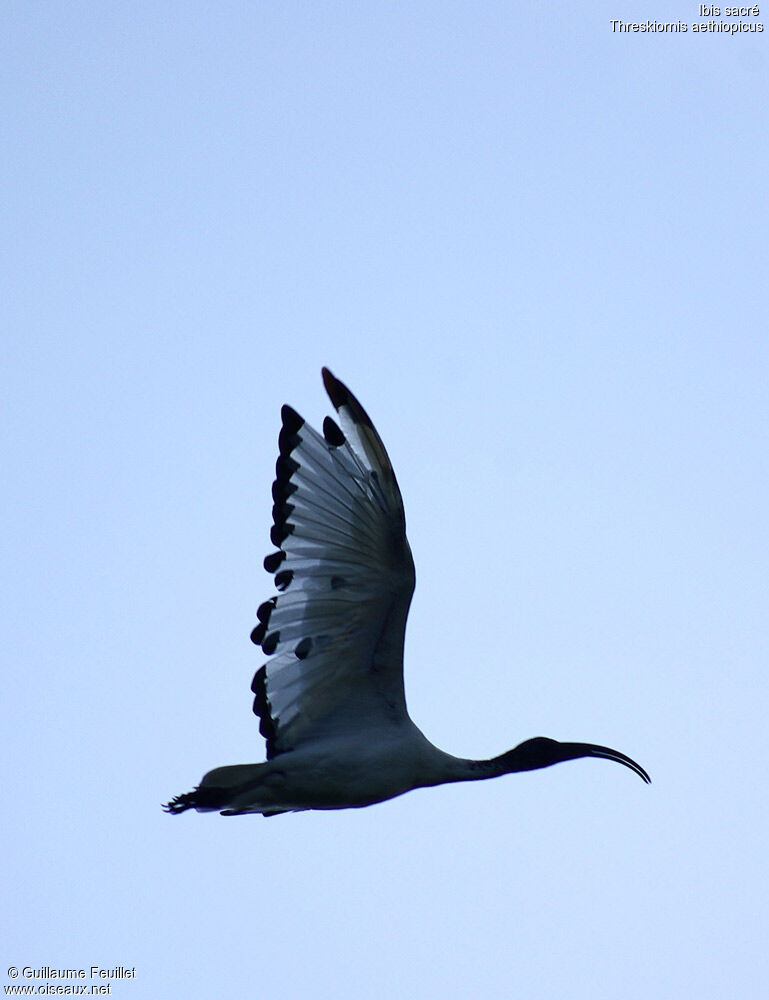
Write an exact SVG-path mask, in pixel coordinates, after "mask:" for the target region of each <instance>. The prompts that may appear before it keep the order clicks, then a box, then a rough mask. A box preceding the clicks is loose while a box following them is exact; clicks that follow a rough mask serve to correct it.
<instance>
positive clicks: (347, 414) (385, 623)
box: [251, 368, 414, 758]
mask: <svg viewBox="0 0 769 1000" xmlns="http://www.w3.org/2000/svg"><path fill="white" fill-rule="evenodd" d="M323 382H324V385H325V387H326V391H327V392H328V395H329V397H330V399H331V402H332V403H333V405H334V408H335V409H336V411H337V413H338V415H339V421H340V423H341V428H340V427H339V426H338V425H337V424H336V423H334V421H333V420H332V419H331V418H330V417H326V419H325V421H324V423H323V435H322V436H321V435H320V434H318V433H317V431H315V430H313V429H312V428H311V427H309V426H308V425H307V424H306V423H305V422H304V420H303V419H302V418H301V417H300V416H299V414H298V413H296V411H295V410H293V409H292V408H291V407H290V406H284V407H283V409H282V411H281V415H282V420H283V426H282V428H281V431H280V437H279V439H278V444H279V449H280V455H279V457H278V461H277V463H276V466H275V472H276V478H275V482H274V483H273V486H272V495H273V500H274V506H273V521H274V523H273V527H272V531H271V533H270V537H271V538H272V541H273V544H275V545H277V546H279V548H278V551H277V552H274V553H272V554H271V555H269V556H267V558H266V559H265V561H264V566H265V569H266V570H267V571H268V572H270V573H274V574H275V586H276V588H277V590H278V591H279V593H278V595H277V596H275V597H272V598H271V599H270V600H269V601H266V602H265V603H264V604H262V605H261V606H260V608H259V610H258V612H257V617H258V619H259V624H258V625H257V626H256V628H255V629H254V630H253V632H252V633H251V638H252V640H253V641H254V642H255V643H256V644H257V645H258V646H261V647H262V649H263V651H264V652H265V653H266V654H268V656H270V659H269V660H268V661H267V663H266V664H265V665H264V666H263V667H262V668H261V669H260V670H258V671H257V673H256V676H255V677H254V680H253V683H252V685H251V690H252V691H253V692H254V694H255V698H254V712H255V713H256V715H258V716H259V719H260V726H259V729H260V732H261V733H262V735H263V736H264V737H265V738H266V740H267V756H268V758H271V757H275V756H276V755H278V754H281V753H285V752H286V751H288V750H292V749H295V748H296V747H297V746H299V745H300V744H302V743H304V742H305V741H308V740H313V741H316V742H319V741H321V740H324V739H329V740H332V739H334V738H335V737H340V736H344V735H345V734H347V733H350V734H351V735H352V734H357V736H358V738H365V732H366V730H367V729H368V730H372V731H373V730H375V729H377V728H379V727H381V726H383V725H391V724H392V723H393V722H397V721H401V720H403V719H405V718H406V702H405V696H404V691H403V639H404V634H405V629H406V616H407V615H408V609H409V604H410V602H411V595H412V594H413V591H414V562H413V559H412V557H411V550H410V549H409V545H408V542H407V540H406V521H405V517H404V513H403V501H402V499H401V494H400V490H399V489H398V483H397V482H396V479H395V473H394V472H393V469H392V465H391V464H390V460H389V458H388V457H387V452H386V451H385V447H384V445H383V444H382V441H381V440H380V438H379V435H378V434H377V432H376V431H375V430H374V426H373V424H372V423H371V420H370V419H369V417H368V415H367V413H366V411H365V410H364V409H363V407H362V406H361V405H360V403H359V402H358V401H357V399H356V398H355V397H354V396H353V394H352V393H351V392H350V391H349V389H347V387H346V386H345V385H343V384H342V383H341V382H340V381H339V380H338V379H336V378H334V376H333V375H332V374H331V372H330V371H328V369H326V368H324V369H323Z"/></svg>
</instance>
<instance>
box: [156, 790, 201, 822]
mask: <svg viewBox="0 0 769 1000" xmlns="http://www.w3.org/2000/svg"><path fill="white" fill-rule="evenodd" d="M197 791H198V790H197V788H196V789H195V791H194V792H185V793H184V794H183V795H176V796H174V798H172V799H171V801H170V802H166V804H165V805H164V806H163V812H165V813H169V814H170V815H172V816H176V814H177V813H183V812H186V811H187V810H188V809H194V808H195V805H196V803H197Z"/></svg>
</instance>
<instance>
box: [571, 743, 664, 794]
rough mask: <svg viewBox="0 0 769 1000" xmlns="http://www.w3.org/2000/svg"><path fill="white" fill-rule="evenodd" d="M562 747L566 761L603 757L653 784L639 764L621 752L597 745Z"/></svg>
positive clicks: (584, 744) (583, 744)
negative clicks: (623, 766)
mask: <svg viewBox="0 0 769 1000" xmlns="http://www.w3.org/2000/svg"><path fill="white" fill-rule="evenodd" d="M561 746H562V747H563V748H564V750H565V751H566V756H565V757H564V759H565V760H575V759H576V758H578V757H603V758H604V759H605V760H616V761H617V763H618V764H624V765H625V767H629V768H630V770H631V771H635V773H636V774H637V775H638V777H639V778H642V779H643V780H644V781H645V782H646V784H647V785H650V784H651V783H652V779H651V778H650V777H649V775H648V774H647V773H646V771H645V770H644V769H643V768H642V767H641V765H640V764H637V763H636V762H635V761H634V760H633V759H632V758H631V757H628V756H626V755H625V754H624V753H620V752H619V750H612V749H611V747H602V746H598V745H597V744H596V743H562V744H561Z"/></svg>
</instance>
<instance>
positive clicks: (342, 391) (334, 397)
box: [320, 368, 350, 410]
mask: <svg viewBox="0 0 769 1000" xmlns="http://www.w3.org/2000/svg"><path fill="white" fill-rule="evenodd" d="M320 373H321V375H322V376H323V385H324V386H325V389H326V392H327V393H328V398H329V399H330V400H331V402H332V403H333V404H334V409H335V410H338V409H339V407H340V406H344V405H345V403H346V402H347V400H348V399H349V397H350V393H349V390H348V388H347V386H346V385H345V384H344V383H343V382H340V381H339V379H338V378H336V377H335V376H334V375H332V374H331V372H330V371H329V369H328V368H321V370H320Z"/></svg>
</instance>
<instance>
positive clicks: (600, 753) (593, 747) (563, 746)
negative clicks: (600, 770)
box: [496, 736, 651, 784]
mask: <svg viewBox="0 0 769 1000" xmlns="http://www.w3.org/2000/svg"><path fill="white" fill-rule="evenodd" d="M578 757H603V758H605V759H606V760H616V761H617V763H618V764H624V765H625V767H629V768H630V770H631V771H635V773H636V774H637V775H638V776H639V777H640V778H643V780H644V781H645V782H647V784H650V783H651V778H650V777H649V775H648V774H647V773H646V771H645V770H644V769H643V768H642V767H641V765H640V764H636V762H635V761H634V760H632V759H631V758H630V757H627V756H626V755H625V754H624V753H620V752H619V750H612V749H611V748H610V747H602V746H598V745H597V744H595V743H559V742H558V741H557V740H551V739H548V738H547V736H535V737H534V739H531V740H526V741H525V742H524V743H521V744H520V745H519V746H517V747H516V748H515V749H514V750H508V752H507V753H503V754H502V756H501V757H497V758H496V760H497V761H499V764H500V767H501V768H503V769H504V770H505V771H507V772H513V771H536V770H537V769H538V768H541V767H550V765H551V764H560V762H561V761H562V760H576V759H577V758H578Z"/></svg>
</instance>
